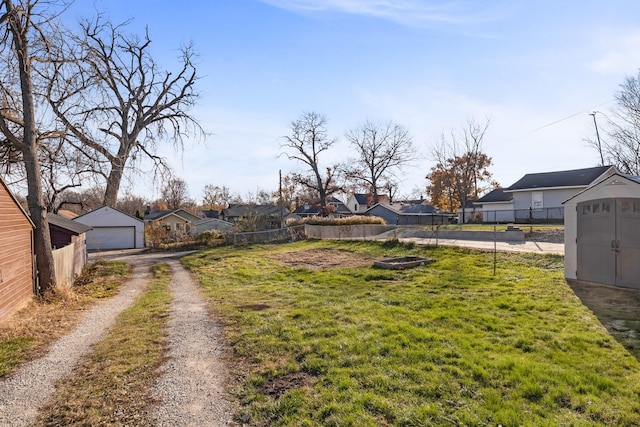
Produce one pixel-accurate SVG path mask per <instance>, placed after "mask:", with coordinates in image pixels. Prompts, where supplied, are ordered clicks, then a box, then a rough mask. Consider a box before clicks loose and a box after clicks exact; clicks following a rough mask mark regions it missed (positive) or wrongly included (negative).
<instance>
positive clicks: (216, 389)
mask: <svg viewBox="0 0 640 427" xmlns="http://www.w3.org/2000/svg"><path fill="white" fill-rule="evenodd" d="M177 255H181V254H124V253H121V254H115V255H113V254H112V255H109V256H104V257H106V258H118V259H122V260H124V261H127V262H129V263H131V264H133V265H134V270H133V276H132V278H131V280H129V281H128V282H127V283H125V284H124V285H123V286H122V287H121V289H120V292H119V293H118V295H116V296H114V297H113V298H110V299H108V300H105V301H104V302H101V303H99V304H97V305H95V306H94V307H93V308H92V309H91V310H89V311H88V312H87V313H86V315H85V316H84V318H83V320H82V321H81V322H80V324H79V325H78V327H77V328H76V329H75V330H74V331H73V332H71V333H70V334H68V335H66V336H64V337H62V338H60V339H59V340H57V341H56V342H55V343H54V344H53V345H52V346H51V348H50V350H49V352H48V353H47V354H46V355H45V356H43V357H42V358H40V359H36V360H34V361H32V362H30V363H27V364H25V365H24V366H22V367H21V368H20V369H18V370H17V371H16V372H14V374H13V375H11V376H9V377H8V378H4V379H1V380H0V425H2V426H16V427H17V426H27V425H29V424H30V423H32V422H33V421H34V420H35V418H36V416H37V414H38V408H40V407H41V406H43V405H44V404H46V403H47V401H48V400H49V399H50V397H51V396H52V394H53V393H54V392H55V386H54V384H55V382H56V381H57V380H59V379H61V378H63V377H65V376H68V375H70V374H72V373H73V370H74V368H75V366H76V365H77V364H78V363H79V361H80V360H81V359H82V357H83V356H84V355H86V354H87V353H88V352H89V351H90V350H91V345H92V344H94V343H96V342H97V341H99V340H100V339H101V338H102V337H103V336H104V334H105V332H106V331H107V330H108V329H109V328H110V327H111V326H112V325H113V323H114V321H115V318H116V316H117V315H118V314H119V313H120V312H122V311H123V310H125V309H126V308H127V307H129V306H130V305H131V303H132V302H133V300H134V299H135V298H136V297H137V296H138V295H139V294H140V293H141V292H142V291H143V290H144V288H145V284H146V283H147V281H148V280H149V279H150V269H149V267H150V266H151V265H152V264H154V263H155V262H158V261H166V262H167V263H168V264H169V265H170V266H171V269H172V270H173V272H174V276H173V281H172V285H171V290H172V293H173V295H174V298H175V300H174V302H173V303H172V311H171V319H170V323H169V335H168V337H169V338H168V339H169V342H170V344H169V348H170V350H169V354H168V359H167V361H166V364H165V365H164V366H163V368H162V372H161V373H160V374H161V375H160V378H159V380H158V383H157V386H156V389H155V390H154V395H155V396H157V398H158V399H160V404H159V405H158V406H157V407H156V408H154V409H155V411H154V415H155V419H156V422H157V424H158V425H160V426H192V425H193V426H196V425H198V426H205V425H206V426H226V425H233V424H232V421H231V417H232V412H231V405H230V403H229V401H228V400H226V399H225V395H224V387H223V386H224V382H225V380H226V376H225V373H226V369H225V365H224V363H223V362H222V354H223V351H224V347H222V344H220V343H221V342H222V340H221V338H220V330H219V328H218V326H217V325H216V324H215V322H214V321H213V320H212V319H211V318H210V317H209V315H208V313H207V310H206V305H205V302H204V300H203V298H202V297H201V296H200V294H199V293H198V289H197V287H196V286H195V285H194V283H193V281H192V279H191V276H190V275H189V273H187V272H186V271H185V270H184V269H183V268H182V266H181V265H180V263H179V262H178V261H176V260H171V259H169V258H168V257H171V256H177ZM93 257H94V258H95V257H96V255H94V256H93ZM98 257H103V256H102V254H100V255H98Z"/></svg>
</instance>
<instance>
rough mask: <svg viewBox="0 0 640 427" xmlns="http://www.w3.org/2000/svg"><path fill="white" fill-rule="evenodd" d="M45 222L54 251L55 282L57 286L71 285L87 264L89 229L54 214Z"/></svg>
mask: <svg viewBox="0 0 640 427" xmlns="http://www.w3.org/2000/svg"><path fill="white" fill-rule="evenodd" d="M47 220H48V222H49V235H50V237H51V246H52V248H53V249H54V254H53V255H54V256H53V259H54V263H55V272H56V280H57V282H58V284H59V285H60V284H66V285H72V284H73V281H74V278H75V277H76V276H79V275H80V273H82V269H83V268H84V266H85V265H86V264H87V232H88V231H89V230H91V227H90V226H88V225H85V224H82V223H81V222H78V221H72V220H70V219H69V218H65V217H64V216H62V215H56V214H54V213H50V214H47ZM69 246H72V247H71V248H69ZM66 248H68V249H69V250H70V252H69V251H67V249H66ZM63 252H64V253H63Z"/></svg>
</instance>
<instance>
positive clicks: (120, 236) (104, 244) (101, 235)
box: [87, 227, 136, 250]
mask: <svg viewBox="0 0 640 427" xmlns="http://www.w3.org/2000/svg"><path fill="white" fill-rule="evenodd" d="M135 247H136V228H135V227H93V229H92V230H89V231H88V232H87V249H89V250H107V249H132V248H135Z"/></svg>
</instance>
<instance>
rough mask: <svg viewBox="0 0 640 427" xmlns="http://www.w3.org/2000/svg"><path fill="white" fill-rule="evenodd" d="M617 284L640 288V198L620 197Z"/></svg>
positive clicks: (618, 205) (618, 207)
mask: <svg viewBox="0 0 640 427" xmlns="http://www.w3.org/2000/svg"><path fill="white" fill-rule="evenodd" d="M617 231H618V232H617V243H616V244H617V251H618V252H617V258H618V263H617V277H616V284H618V285H620V286H626V287H629V288H640V199H618V203H617Z"/></svg>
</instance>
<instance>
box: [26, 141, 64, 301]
mask: <svg viewBox="0 0 640 427" xmlns="http://www.w3.org/2000/svg"><path fill="white" fill-rule="evenodd" d="M34 145H35V144H34ZM33 148H34V149H35V147H33ZM23 156H24V161H25V169H26V173H27V180H28V183H27V185H28V194H29V196H28V197H27V203H28V206H29V214H30V216H31V220H32V221H33V224H34V225H35V226H36V229H35V232H34V239H33V240H34V251H35V255H36V267H37V269H38V282H39V288H38V293H41V294H42V293H44V292H46V291H47V290H49V289H51V288H53V287H55V285H56V275H55V268H54V262H53V252H52V249H51V235H50V234H49V221H48V220H47V209H46V208H45V203H44V198H43V193H42V180H41V177H40V165H39V162H38V161H37V158H36V157H35V156H34V155H33V153H32V151H31V150H30V149H29V150H24V151H23Z"/></svg>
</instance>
